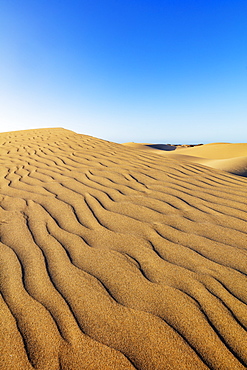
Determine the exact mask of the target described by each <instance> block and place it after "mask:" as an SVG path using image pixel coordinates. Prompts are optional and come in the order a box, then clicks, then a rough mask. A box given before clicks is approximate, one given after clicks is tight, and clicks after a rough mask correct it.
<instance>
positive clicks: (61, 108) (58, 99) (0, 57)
mask: <svg viewBox="0 0 247 370" xmlns="http://www.w3.org/2000/svg"><path fill="white" fill-rule="evenodd" d="M0 51H1V54H0V131H1V132H3V131H12V130H24V129H30V128H43V127H64V128H67V129H70V130H73V131H76V132H78V133H82V134H87V135H91V136H95V137H99V138H102V139H106V140H111V141H115V142H126V141H136V142H153V143H198V142H200V143H201V142H202V143H207V142H218V141H227V142H247V1H246V0H242V1H241V0H234V1H233V0H214V1H213V0H203V1H202V0H163V1H161V0H160V1H158V0H152V1H151V0H80V1H79V0H78V1H76V0H70V1H66V0H42V1H34V0H22V1H18V0H1V2H0Z"/></svg>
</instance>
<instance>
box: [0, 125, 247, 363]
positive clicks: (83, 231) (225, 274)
mask: <svg viewBox="0 0 247 370" xmlns="http://www.w3.org/2000/svg"><path fill="white" fill-rule="evenodd" d="M192 149H193V148H192ZM200 150H201V149H200ZM0 164H1V166H0V188H1V192H0V193H1V196H0V235H1V243H0V369H1V370H31V369H37V370H60V369H62V370H81V369H86V370H87V369H89V370H96V369H97V370H104V369H112V370H120V369H123V370H128V369H132V370H133V369H139V370H163V369H164V370H166V369H168V370H169V369H175V370H182V369H189V370H193V369H199V370H200V369H217V370H218V369H221V370H233V369H246V365H247V332H246V327H247V305H246V302H247V279H246V274H247V253H246V252H247V251H246V249H247V237H246V234H247V233H246V232H247V226H246V225H247V223H246V221H247V212H246V211H247V178H245V177H241V176H235V175H232V174H229V173H227V172H223V171H221V170H219V169H214V168H209V167H206V166H204V165H202V164H198V163H193V162H191V161H186V160H184V159H181V160H178V159H174V158H173V157H166V156H160V155H158V154H156V153H153V152H149V151H147V152H145V151H140V150H137V149H135V148H131V147H127V146H123V145H120V144H115V143H111V142H107V141H104V140H100V139H95V138H93V137H89V136H85V135H79V134H76V133H74V132H72V131H68V130H64V129H40V130H28V131H18V132H10V133H2V134H0Z"/></svg>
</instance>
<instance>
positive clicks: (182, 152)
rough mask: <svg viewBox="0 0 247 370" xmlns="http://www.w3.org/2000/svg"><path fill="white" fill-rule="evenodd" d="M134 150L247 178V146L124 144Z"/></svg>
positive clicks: (227, 144)
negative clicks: (194, 163)
mask: <svg viewBox="0 0 247 370" xmlns="http://www.w3.org/2000/svg"><path fill="white" fill-rule="evenodd" d="M123 145H124V146H127V147H131V148H132V149H141V150H145V151H147V150H148V151H150V150H151V151H152V152H153V153H156V154H161V155H165V156H170V157H172V158H174V159H177V160H179V161H183V160H185V161H190V162H196V163H199V164H203V165H204V166H209V167H211V168H216V169H219V170H223V171H226V172H229V173H232V174H234V175H239V176H245V177H247V144H246V143H242V144H229V143H212V144H205V145H195V146H192V147H184V146H183V145H177V146H176V145H170V144H165V145H163V144H137V143H124V144H123Z"/></svg>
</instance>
